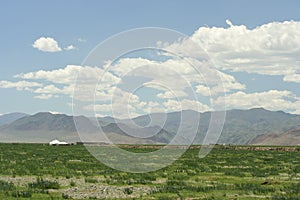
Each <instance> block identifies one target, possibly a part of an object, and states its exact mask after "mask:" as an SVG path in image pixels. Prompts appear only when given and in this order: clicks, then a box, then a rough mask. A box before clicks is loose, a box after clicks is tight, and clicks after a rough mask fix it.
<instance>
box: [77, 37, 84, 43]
mask: <svg viewBox="0 0 300 200" xmlns="http://www.w3.org/2000/svg"><path fill="white" fill-rule="evenodd" d="M77 40H78V42H86V39H83V38H78V39H77Z"/></svg>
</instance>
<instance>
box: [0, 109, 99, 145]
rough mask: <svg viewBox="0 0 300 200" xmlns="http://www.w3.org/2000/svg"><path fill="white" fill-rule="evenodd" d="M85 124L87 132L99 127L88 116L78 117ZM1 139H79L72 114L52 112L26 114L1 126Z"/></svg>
mask: <svg viewBox="0 0 300 200" xmlns="http://www.w3.org/2000/svg"><path fill="white" fill-rule="evenodd" d="M76 118H77V121H78V122H80V123H81V124H83V126H81V127H83V128H84V129H85V130H84V132H85V133H94V132H96V131H97V130H98V129H97V127H95V126H94V124H93V123H92V121H90V120H89V119H88V118H86V117H83V116H80V117H76ZM0 138H1V141H21V142H48V141H50V140H52V139H54V138H59V139H64V140H67V141H79V136H78V134H77V130H76V127H75V124H74V119H73V117H72V116H67V115H64V114H51V113H48V112H42V113H37V114H35V115H31V116H25V117H23V118H20V119H17V120H16V121H14V122H12V123H10V124H6V125H3V126H0Z"/></svg>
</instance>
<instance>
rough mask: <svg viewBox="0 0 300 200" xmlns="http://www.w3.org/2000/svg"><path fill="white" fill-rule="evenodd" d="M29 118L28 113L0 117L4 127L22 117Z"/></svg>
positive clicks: (0, 123) (0, 124) (0, 122)
mask: <svg viewBox="0 0 300 200" xmlns="http://www.w3.org/2000/svg"><path fill="white" fill-rule="evenodd" d="M25 116H28V114H26V113H18V112H15V113H9V114H4V115H0V126H2V125H4V124H9V123H11V122H13V121H15V120H17V119H20V118H22V117H25Z"/></svg>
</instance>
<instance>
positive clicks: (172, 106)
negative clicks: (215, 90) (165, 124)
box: [163, 99, 211, 112]
mask: <svg viewBox="0 0 300 200" xmlns="http://www.w3.org/2000/svg"><path fill="white" fill-rule="evenodd" d="M163 105H164V106H165V107H166V108H167V111H169V112H170V111H181V110H195V111H199V112H205V111H209V110H211V108H210V107H209V106H208V105H206V104H203V103H201V102H199V101H196V100H190V99H183V100H181V101H176V100H172V99H170V100H168V101H166V102H164V103H163Z"/></svg>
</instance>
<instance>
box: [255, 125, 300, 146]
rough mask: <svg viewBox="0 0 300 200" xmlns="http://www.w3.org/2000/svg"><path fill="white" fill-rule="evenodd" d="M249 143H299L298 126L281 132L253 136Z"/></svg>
mask: <svg viewBox="0 0 300 200" xmlns="http://www.w3.org/2000/svg"><path fill="white" fill-rule="evenodd" d="M250 144H255V145H282V146H285V145H286V146H287V145H289V146H294V145H295V146H298V145H300V128H297V129H292V130H289V131H287V132H285V133H282V134H278V135H276V134H264V135H259V136H257V137H256V138H254V139H253V140H252V141H251V142H250Z"/></svg>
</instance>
